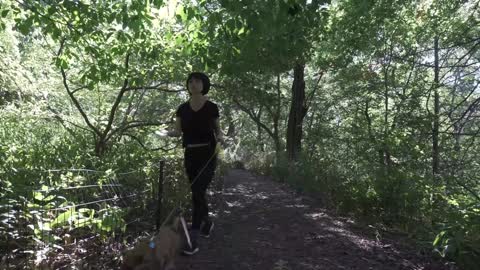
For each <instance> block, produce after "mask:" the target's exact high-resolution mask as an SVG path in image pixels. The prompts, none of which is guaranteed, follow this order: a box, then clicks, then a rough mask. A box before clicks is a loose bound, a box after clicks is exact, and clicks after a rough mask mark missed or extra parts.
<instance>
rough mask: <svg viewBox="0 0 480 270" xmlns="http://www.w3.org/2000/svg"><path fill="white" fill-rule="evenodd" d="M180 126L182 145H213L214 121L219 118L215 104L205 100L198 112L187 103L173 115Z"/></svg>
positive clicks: (214, 141)
mask: <svg viewBox="0 0 480 270" xmlns="http://www.w3.org/2000/svg"><path fill="white" fill-rule="evenodd" d="M175 115H176V116H177V117H179V118H180V120H181V121H180V122H181V125H182V145H183V147H185V146H186V145H187V144H200V143H211V144H212V145H215V143H216V140H215V131H214V130H215V120H216V119H217V118H218V117H219V112H218V106H217V104H215V103H213V102H211V101H209V100H207V101H205V104H204V105H203V107H202V108H200V110H198V111H194V110H192V107H191V106H190V103H189V102H188V101H187V102H185V103H183V104H182V105H180V106H179V107H178V109H177V112H176V114H175Z"/></svg>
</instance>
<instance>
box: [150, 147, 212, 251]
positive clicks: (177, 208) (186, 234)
mask: <svg viewBox="0 0 480 270" xmlns="http://www.w3.org/2000/svg"><path fill="white" fill-rule="evenodd" d="M219 149H220V147H219V143H218V142H217V144H216V145H215V151H213V154H212V156H210V158H209V159H208V161H207V162H206V163H205V165H204V166H203V168H202V169H201V170H200V171H199V172H198V173H197V175H196V176H195V178H193V181H192V183H190V188H191V187H192V186H193V184H195V182H196V181H197V180H198V179H199V177H200V175H202V173H203V171H204V170H205V169H206V168H207V166H208V165H209V164H210V162H211V161H212V160H213V158H214V157H215V155H217V154H218V152H220V150H219ZM180 206H181V204H179V205H178V206H177V207H175V208H173V209H172V211H170V213H169V214H168V216H167V217H166V218H165V220H164V221H163V223H162V225H160V227H161V226H164V225H165V224H166V223H167V221H169V220H170V218H171V217H172V215H173V213H175V211H177V214H178V215H180V214H181V213H182V212H183V211H182V210H181V208H180ZM180 222H181V223H182V228H183V233H184V234H185V237H186V238H187V243H188V246H189V247H190V248H192V241H191V240H190V235H189V233H188V228H187V222H186V221H185V219H184V218H183V216H180ZM149 247H150V248H152V249H153V248H155V243H154V242H153V237H152V238H151V239H150V243H149Z"/></svg>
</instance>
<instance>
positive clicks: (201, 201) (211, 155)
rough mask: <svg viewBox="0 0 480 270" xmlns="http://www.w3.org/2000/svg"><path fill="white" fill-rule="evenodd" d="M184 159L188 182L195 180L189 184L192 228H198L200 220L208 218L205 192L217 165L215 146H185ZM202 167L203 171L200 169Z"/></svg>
mask: <svg viewBox="0 0 480 270" xmlns="http://www.w3.org/2000/svg"><path fill="white" fill-rule="evenodd" d="M184 161H185V170H186V171H187V176H188V180H189V181H190V184H191V183H192V182H193V181H195V182H194V183H193V185H191V189H192V229H200V225H201V223H202V221H207V220H208V203H207V198H206V192H207V188H208V186H209V185H210V182H212V179H213V176H214V173H215V168H216V166H217V156H216V154H215V146H202V147H194V148H186V149H185V160H184ZM207 162H208V164H207ZM203 168H204V169H203ZM202 169H203V171H201V170H202ZM199 174H200V175H199ZM197 176H198V177H197Z"/></svg>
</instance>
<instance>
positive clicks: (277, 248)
mask: <svg viewBox="0 0 480 270" xmlns="http://www.w3.org/2000/svg"><path fill="white" fill-rule="evenodd" d="M222 193H223V196H220V197H221V200H220V201H219V203H218V205H217V210H218V213H217V217H216V218H215V222H216V225H215V230H214V232H213V235H212V237H211V238H210V239H200V243H199V246H200V252H199V253H197V254H196V255H194V256H192V257H180V258H179V261H178V263H177V269H178V270H187V269H195V270H197V269H198V270H201V269H209V270H213V269H225V270H227V269H232V270H237V269H238V270H240V269H241V270H247V269H252V270H270V269H271V270H273V269H276V270H280V269H285V270H286V269H292V270H296V269H424V270H427V269H431V270H433V269H435V270H437V269H438V270H440V269H454V268H452V267H450V268H449V267H447V266H443V265H441V264H438V263H432V262H431V259H429V258H428V256H421V255H419V254H418V252H416V251H415V250H413V249H411V248H409V247H408V245H406V244H405V243H403V240H402V238H401V237H399V236H396V237H394V236H386V235H380V234H378V233H375V231H374V230H373V229H372V228H368V227H367V228H364V227H360V226H358V225H355V224H354V222H353V221H351V220H348V219H342V218H337V217H332V216H330V215H328V214H327V213H326V211H325V210H324V209H322V208H321V207H320V206H316V205H315V202H314V200H311V199H309V198H307V197H304V196H299V195H298V194H295V193H294V192H293V191H291V190H290V189H289V188H286V187H285V186H282V185H281V184H279V183H275V182H273V181H271V180H268V179H266V178H263V177H259V176H254V175H252V174H250V173H249V172H247V171H243V170H231V171H230V172H229V173H228V174H227V175H226V176H225V178H224V187H223V192H222Z"/></svg>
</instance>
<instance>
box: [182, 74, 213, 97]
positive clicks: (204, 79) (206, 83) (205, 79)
mask: <svg viewBox="0 0 480 270" xmlns="http://www.w3.org/2000/svg"><path fill="white" fill-rule="evenodd" d="M192 78H195V79H199V80H202V84H203V89H202V95H206V94H207V93H208V91H209V90H210V79H209V78H208V76H207V75H206V74H205V73H202V72H192V73H190V74H189V75H188V78H187V90H189V91H188V92H189V93H190V89H188V82H189V81H190V79H192Z"/></svg>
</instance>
